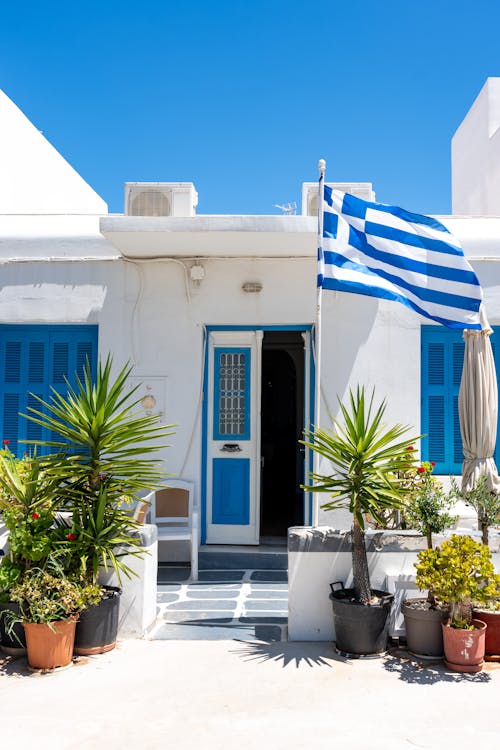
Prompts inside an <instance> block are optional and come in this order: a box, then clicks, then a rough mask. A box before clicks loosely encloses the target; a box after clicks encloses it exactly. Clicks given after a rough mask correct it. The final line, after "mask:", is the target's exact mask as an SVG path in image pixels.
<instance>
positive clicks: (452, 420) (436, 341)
mask: <svg viewBox="0 0 500 750" xmlns="http://www.w3.org/2000/svg"><path fill="white" fill-rule="evenodd" d="M493 330H494V333H496V334H497V335H498V333H500V327H499V326H494V327H493ZM491 343H492V348H493V355H494V356H495V366H496V370H497V379H498V377H499V362H498V360H497V357H496V349H497V347H496V346H495V342H494V340H493V337H492V342H491ZM464 347H465V344H464V341H463V338H462V332H461V331H451V330H448V329H446V328H441V327H438V326H422V328H421V398H422V401H421V414H422V425H421V430H422V434H424V435H425V436H426V437H424V438H423V439H422V459H423V460H424V461H435V462H436V468H435V473H436V474H460V473H461V471H462V462H463V451H462V437H461V434H460V420H459V416H458V393H459V390H460V381H461V378H462V366H463V358H464ZM499 382H500V380H499ZM498 443H499V441H498V440H497V446H498ZM498 458H499V451H498V448H497V450H496V453H495V460H496V462H497V464H498Z"/></svg>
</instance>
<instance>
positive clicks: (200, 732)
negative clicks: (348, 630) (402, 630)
mask: <svg viewBox="0 0 500 750" xmlns="http://www.w3.org/2000/svg"><path fill="white" fill-rule="evenodd" d="M499 689H500V670H499V668H498V666H497V665H489V666H488V667H487V668H486V670H485V671H484V672H481V673H479V674H477V675H459V674H455V673H453V672H448V671H446V670H445V669H444V667H443V666H442V665H441V664H433V663H427V664H425V665H422V664H418V663H417V662H414V661H411V660H409V659H408V657H407V655H406V654H405V653H404V652H398V651H395V652H393V653H391V654H389V655H388V656H387V657H385V658H383V659H377V660H369V661H349V660H347V659H344V658H342V657H340V656H337V655H336V654H335V653H334V650H333V647H332V644H330V643H290V642H273V643H265V642H262V641H261V642H258V641H254V642H241V641H235V640H232V641H230V640H226V641H220V640H215V641H213V640H212V641H208V640H196V641H187V640H183V641H173V640H168V641H147V640H136V641H134V640H129V641H122V642H119V644H118V647H117V648H116V649H115V650H114V651H111V652H109V653H108V654H103V655H102V656H94V657H87V658H81V659H79V660H78V661H76V662H75V664H74V665H73V666H72V667H71V668H69V669H67V670H65V671H60V672H56V673H53V674H46V675H39V674H37V673H35V674H32V673H30V672H28V671H27V669H26V662H25V660H24V659H17V660H14V661H12V660H9V659H4V660H3V661H2V659H1V658H0V737H1V739H2V746H3V747H19V748H29V747H30V746H33V747H36V748H37V750H49V748H50V750H53V748H58V750H90V749H92V750H94V749H97V750H100V749H101V748H102V749H103V750H118V749H120V750H122V749H123V748H141V750H157V749H158V748H176V750H195V748H196V750H199V749H200V748H203V750H221V749H222V748H225V747H237V748H238V750H254V749H255V750H257V749H258V750H262V748H270V749H271V750H296V749H297V750H298V749H299V748H300V749H302V748H305V749H307V750H309V749H310V748H314V750H316V749H319V750H322V749H323V748H328V749H329V750H330V749H331V748H350V749H352V750H365V749H366V748H370V749H373V750H382V749H383V750H404V748H409V749H410V748H432V749H436V750H437V748H439V749H440V750H441V749H442V748H443V747H452V748H454V750H465V748H470V747H475V748H493V747H496V746H497V744H498V737H499V736H500V712H499V711H498V696H499V694H500V693H499Z"/></svg>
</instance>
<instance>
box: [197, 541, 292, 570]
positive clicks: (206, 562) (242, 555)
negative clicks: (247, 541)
mask: <svg viewBox="0 0 500 750" xmlns="http://www.w3.org/2000/svg"><path fill="white" fill-rule="evenodd" d="M198 565H199V569H200V570H287V568H288V554H287V549H286V546H285V545H259V546H256V547H239V546H229V545H213V544H207V545H202V546H201V547H200V551H199V555H198Z"/></svg>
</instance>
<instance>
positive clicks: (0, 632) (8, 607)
mask: <svg viewBox="0 0 500 750" xmlns="http://www.w3.org/2000/svg"><path fill="white" fill-rule="evenodd" d="M11 613H13V614H14V615H15V616H16V617H19V616H20V614H21V609H20V607H19V604H17V603H16V602H7V603H5V604H0V646H1V647H2V649H3V650H4V651H5V653H6V654H9V655H10V656H21V655H23V654H25V653H26V638H25V635H24V628H23V624H22V622H16V623H14V625H13V627H12V628H11V627H10V623H11V617H12V614H11Z"/></svg>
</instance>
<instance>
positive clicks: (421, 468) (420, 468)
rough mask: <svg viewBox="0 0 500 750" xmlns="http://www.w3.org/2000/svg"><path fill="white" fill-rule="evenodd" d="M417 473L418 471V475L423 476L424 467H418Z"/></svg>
mask: <svg viewBox="0 0 500 750" xmlns="http://www.w3.org/2000/svg"><path fill="white" fill-rule="evenodd" d="M417 471H418V473H419V474H424V473H425V466H419V467H418V469H417Z"/></svg>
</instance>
